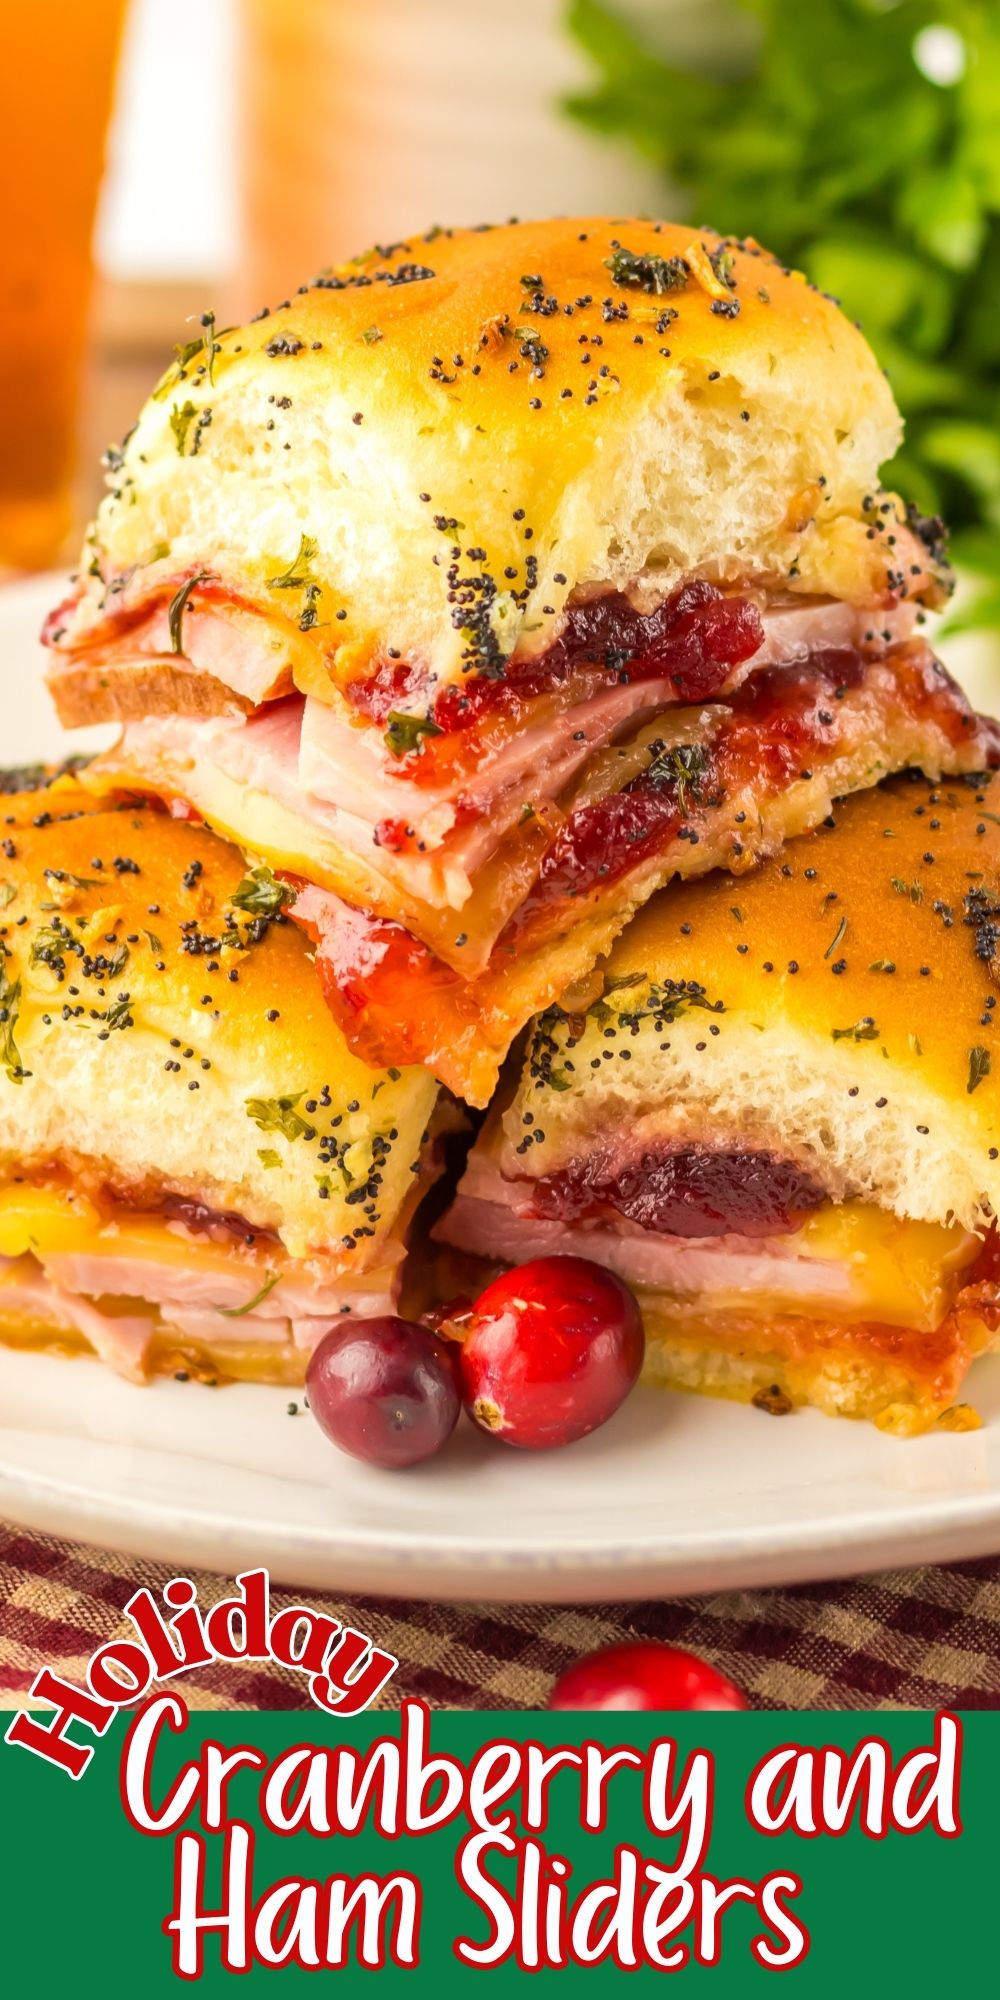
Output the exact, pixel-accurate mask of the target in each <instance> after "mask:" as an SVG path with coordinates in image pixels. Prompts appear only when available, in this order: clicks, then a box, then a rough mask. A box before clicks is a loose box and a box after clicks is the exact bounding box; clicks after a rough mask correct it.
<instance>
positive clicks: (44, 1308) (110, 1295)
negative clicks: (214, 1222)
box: [0, 1252, 402, 1382]
mask: <svg viewBox="0 0 1000 2000" xmlns="http://www.w3.org/2000/svg"><path fill="white" fill-rule="evenodd" d="M401 1254H402V1253H401V1252H400V1255H401ZM116 1264H117V1265H118V1266H119V1268H118V1269H115V1268H114V1266H115V1265H116ZM47 1266H48V1268H47V1269H46V1270H42V1268H41V1267H40V1265H38V1264H37V1263H36V1262H35V1259H34V1258H33V1257H19V1258H0V1320H2V1318H3V1317H5V1316H9V1315H11V1314H17V1315H22V1316H23V1317H24V1318H25V1319H27V1320H37V1321H38V1322H39V1324H40V1325H41V1326H43V1327H45V1328H51V1329H53V1330H54V1331H56V1332H58V1331H59V1330H65V1331H66V1332H67V1333H76V1334H78V1335H79V1336H80V1338H81V1339H82V1340H84V1341H86V1343H87V1345H88V1346H89V1347H91V1348H92V1349H93V1351H94V1353H95V1354H96V1355H97V1356H98V1358H99V1359H100V1360H101V1361H104V1362H106V1363H107V1365H108V1366H109V1367H111V1368H113V1369H114V1370H115V1371H116V1373H117V1374H119V1375H124V1376H125V1377H126V1378H127V1379H128V1380H129V1381H131V1382H144V1381H145V1380H146V1379H147V1361H148V1353H149V1348H150V1344H151V1342H152V1341H153V1339H154V1337H155V1336H156V1335H159V1334H164V1333H165V1334H168V1335H175V1336H176V1337H177V1338H178V1339H179V1340H182V1341H183V1340H188V1341H190V1342H192V1343H193V1344H194V1345H195V1346H196V1347H202V1348H204V1349H205V1350H206V1351H207V1352H209V1353H212V1354H214V1353H216V1352H218V1351H220V1350H224V1349H225V1348H226V1346H227V1345H233V1346H244V1345H253V1346H256V1345H260V1344H263V1345H266V1346H271V1347H292V1348H294V1349H296V1350H297V1351H301V1352H304V1353H306V1354H309V1353H311V1352H312V1350H313V1348H314V1347H315V1346H316V1345H317V1344H318V1342H319V1341H320V1340H322V1338H323V1335H324V1334H325V1333H327V1332H328V1331H329V1328H330V1326H331V1324H332V1323H333V1322H334V1321H335V1320H336V1319H338V1318H339V1317H340V1316H341V1315H342V1314H346V1313H353V1314H355V1315H357V1316H358V1317H370V1316H371V1315H373V1314H377V1313H388V1312H391V1311H392V1310H393V1304H394V1299H395V1291H396V1286H395V1281H394V1278H393V1275H392V1273H391V1272H389V1271H388V1270H382V1271H381V1272H377V1273H373V1274H372V1280H371V1283H370V1285H369V1286H368V1287H367V1288H366V1287H363V1286H360V1285H354V1286H346V1287H336V1288H334V1287H321V1286H311V1285H310V1283H309V1282H308V1281H303V1280H302V1279H300V1278H297V1277H290V1278H289V1279H288V1280H287V1281H284V1280H283V1281H282V1284H280V1285H276V1286H275V1288H274V1291H273V1292H272V1293H269V1294H268V1296H267V1297H266V1298H264V1299H262V1300H261V1301H260V1303H259V1304H258V1305H255V1307H254V1310H253V1311H252V1312H246V1311H240V1312H239V1313H238V1316H237V1317H235V1318H230V1317H227V1316H226V1313H225V1311H224V1310H222V1308H225V1307H226V1306H227V1305H228V1306H229V1307H230V1309H231V1308H232V1306H237V1307H242V1306H245V1305H246V1304H248V1303H249V1302H251V1301H252V1300H253V1299H254V1296H255V1294H256V1293H257V1292H258V1291H259V1289H260V1285H259V1282H258V1281H256V1280H253V1279H250V1280H244V1279H242V1278H238V1279H236V1280H230V1279H227V1278H224V1277H220V1278H215V1277H206V1276H205V1275H204V1274H203V1273H198V1272H193V1271H185V1270H182V1269H179V1268H177V1267H174V1266H172V1265H168V1264H166V1263H164V1264H157V1263H154V1261H153V1260H152V1259H126V1258H122V1259H120V1260H119V1259H115V1258H113V1257H107V1256H105V1257H101V1256H96V1255H95V1256H90V1257H88V1256H84V1255H82V1254H74V1255H68V1254H64V1255H62V1256H53V1257H49V1258H48V1260H47ZM286 1284H287V1289H285V1285H286ZM283 1290H284V1299H283V1302H279V1299H278V1297H276V1294H280V1293H281V1292H282V1291H283ZM117 1298H120V1299H122V1300H125V1299H128V1300H129V1302H130V1303H131V1304H134V1303H135V1302H136V1301H141V1303H142V1306H143V1307H144V1308H145V1309H144V1310H142V1311H134V1310H133V1311H127V1310H126V1311H121V1312H118V1311H111V1310H109V1309H108V1302H109V1301H110V1300H112V1299H117ZM97 1301H100V1303H98V1302H97Z"/></svg>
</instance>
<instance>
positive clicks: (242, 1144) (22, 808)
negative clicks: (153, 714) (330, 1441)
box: [0, 778, 438, 1382]
mask: <svg viewBox="0 0 1000 2000" xmlns="http://www.w3.org/2000/svg"><path fill="white" fill-rule="evenodd" d="M2 789H3V791H4V792H6V785H4V786H3V787H2ZM0 831H2V856H0V1343H6V1344H13V1345H16V1346H21V1347H24V1346H27V1347H54V1348H57V1349H60V1350H75V1349H77V1348H79V1349H83V1350H85V1351H86V1350H88V1349H89V1350H93V1351H95V1352H96V1353H97V1354H98V1355H100V1356H101V1358H102V1359H104V1360H105V1361H107V1362H109V1363H110V1364H111V1365H112V1366H113V1367H115V1368H117V1369H118V1370H119V1371H120V1372H122V1373H123V1374H125V1375H127V1376H129V1377H130V1378H131V1379H133V1380H138V1381H141V1380H144V1379H145V1378H146V1377H148V1376H149V1375H151V1374H154V1373H162V1372H165V1371H169V1372H173V1373H177V1372H180V1373H182V1374H183V1373H184V1372H188V1371H196V1372H198V1373H199V1374H201V1375H203V1376H204V1375H208V1376H210V1377H213V1378H218V1377H220V1376H232V1377H244V1378H248V1379H254V1380H262V1381H279V1382H300V1381H302V1380H303V1379H304V1376H305V1370H306V1364H307V1362H308V1359H309V1355H310V1353H311V1351H312V1349H313V1348H314V1347H315V1345H316V1344H317V1342H318V1341H320V1340H321V1339H322V1337H323V1335H324V1334H325V1333H326V1332H327V1330H328V1328H329V1327H330V1325H331V1323H332V1322H333V1321H335V1320H337V1319H339V1318H340V1316H342V1315H343V1314H347V1313H349V1314H352V1315H360V1316H365V1315H369V1314H378V1313H383V1312H385V1311H387V1310H391V1308H392V1303H393V1300H394V1297H395V1293H396V1290H397V1284H398V1279H399V1273H400V1268H401V1265H402V1260H403V1256H404V1234H405V1228H406V1224H407V1221H408V1219H409V1217H410V1215H411V1214H412V1211H413V1208H414V1205H415V1202H416V1200H417V1198H418V1195H419V1192H420V1190H421V1186H422V1185H423V1184H424V1183H425V1181H426V1178H427V1177H428V1176H429V1175H430V1174H432V1173H433V1172H434V1169H435V1164H436V1151H437V1149H436V1146H435V1138H434V1131H435V1122H436V1119H437V1113H436V1109H435V1099H436V1098H437V1095H438V1091H437V1086H436V1084H435V1083H434V1080H433V1078H432V1077H431V1076H430V1075H429V1073H428V1072H427V1071H425V1070H407V1071H405V1072H404V1071H400V1070H397V1069H394V1070H390V1071H381V1072H377V1071H373V1070H371V1069H369V1068H368V1067H367V1065H366V1064H365V1063H364V1062H362V1061H361V1060H360V1059H359V1058H358V1057H357V1056H355V1055H353V1054H352V1053H351V1051H350V1050H349V1049H348V1048H347V1046H346V1044H345V1043H344V1040H343V1037H342V1035H341V1033H340V1030H339V1029H338V1028H337V1026H336V1024H335V1022H334V1021H333V1019H332V1017H331V1015H330V1012H329V1009H328V1008H327V1006H326V1004H325V1002H324V999H323V995H322V992H321V990H320V985H319V981H318V979H317V977H316V972H315V968H314V966H313V965H312V964H311V962H310V955H309V947H308V944H307V941H306V939H305V938H304V937H303V935H302V933H301V931H299V930H298V929H297V928H296V926H295V925H294V924H291V923H289V922H288V921H287V919H286V917H285V915H284V904H285V901H286V895H285V892H284V891H283V890H282V889H281V887H280V885H279V884H277V883H275V881H274V879H273V878H272V877H269V876H268V875H267V874H266V872H265V871H262V870H258V871H257V872H256V873H255V874H251V875H246V874H245V872H244V865H243V861H242V857H241V856H240V854H239V852H238V851H237V850H236V849H234V848H231V847H226V846H225V845H224V844H223V843H222V842H221V841H220V840H218V839H217V838H216V837H215V835H214V834H211V833H209V832H208V831H207V830H206V829H205V828H199V827H193V826H190V825H186V824H183V823H182V822H180V821H176V820H172V819H170V818H169V817H168V816H167V815H166V814H165V813H163V812H162V811H159V810H156V811H152V810H149V809H148V808H138V807H135V806H134V805H128V806H125V807H121V806H119V807H117V808H116V807H115V806H114V805H113V804H112V803H111V802H108V803H104V804H102V803H101V802H100V801H98V800H96V799H95V798H94V797H93V796H92V795H91V794H90V793H89V792H87V791H84V790H83V789H82V788H81V787H80V786H79V784H77V783H76V781H75V780H72V779H66V778H61V779H58V780H57V781H56V782H55V783H53V784H52V785H51V786H50V787H49V788H48V789H46V790H45V791H43V792H36V791H31V792H24V793H19V794H16V795H15V794H7V795H6V796H0Z"/></svg>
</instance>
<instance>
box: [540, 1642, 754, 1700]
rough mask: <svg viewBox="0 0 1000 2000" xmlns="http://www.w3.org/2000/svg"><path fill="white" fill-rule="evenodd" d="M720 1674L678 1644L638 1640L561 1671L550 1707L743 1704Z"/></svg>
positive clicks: (739, 1694)
mask: <svg viewBox="0 0 1000 2000" xmlns="http://www.w3.org/2000/svg"><path fill="white" fill-rule="evenodd" d="M748 1706H749V1704H748V1703H747V1701H746V1700H745V1699H744V1697H743V1695H741V1693H740V1691H739V1688H737V1687H734V1686H733V1683H732V1681H727V1679H726V1677H725V1674H719V1673H716V1670H715V1668H714V1667H710V1666H709V1664H708V1661H707V1660H699V1658H698V1656H697V1654H696V1653H685V1652H684V1651H683V1650H682V1649H681V1647H680V1646H659V1645H655V1644H653V1643H652V1642H649V1643H643V1642H642V1641H640V1642H639V1643H637V1644H636V1645H633V1646H607V1647H605V1648H604V1650H603V1651H602V1652H600V1653H588V1654H587V1656H586V1658H585V1659H582V1660H578V1661H577V1663H576V1666H575V1667H570V1669H569V1672H568V1673H565V1674H563V1675H562V1677H561V1679H559V1680H558V1681H557V1682H556V1684H555V1687H554V1688H553V1690H552V1693H551V1695H550V1696H549V1707H550V1708H590V1709H593V1708H607V1709H680V1708H691V1709H702V1708H747V1707H748Z"/></svg>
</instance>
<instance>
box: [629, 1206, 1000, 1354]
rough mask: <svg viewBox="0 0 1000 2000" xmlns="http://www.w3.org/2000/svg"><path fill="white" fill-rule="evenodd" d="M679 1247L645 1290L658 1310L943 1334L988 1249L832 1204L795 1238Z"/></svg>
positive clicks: (922, 1225)
mask: <svg viewBox="0 0 1000 2000" xmlns="http://www.w3.org/2000/svg"><path fill="white" fill-rule="evenodd" d="M626 1240H627V1239H626ZM658 1240H659V1241H661V1242H663V1241H666V1240H668V1239H662V1238H661V1239H658ZM673 1242H674V1244H675V1245H676V1250H677V1255H676V1258H675V1259H674V1260H673V1266H674V1268H673V1269H672V1270H671V1271H670V1272H667V1271H664V1272H663V1274H662V1277H661V1278H660V1279H659V1280H657V1278H655V1277H653V1278H652V1282H647V1283H646V1284H642V1283H641V1281H640V1284H639V1287H638V1288H639V1289H641V1290H642V1291H643V1292H646V1293H648V1294H649V1295H650V1296H652V1295H653V1294H654V1293H655V1294H657V1295H658V1297H659V1300H660V1302H661V1303H663V1301H664V1300H665V1299H669V1298H670V1297H671V1295H673V1296H674V1297H676V1298H677V1299H678V1301H680V1300H690V1299H692V1298H695V1297H696V1298H697V1301H698V1304H699V1305H700V1306H701V1307H702V1308H703V1309H704V1310H707V1311H710V1312H718V1311H727V1310H728V1311H738V1312H739V1313H741V1314H749V1315H751V1316H753V1317H757V1316H759V1317H760V1318H762V1319H766V1318H768V1317H770V1316H773V1315H775V1314H782V1313H792V1314H794V1315H796V1316H797V1317H801V1318H803V1319H808V1318H810V1317H813V1318H817V1319H830V1320H835V1321H845V1322H848V1323H858V1322H864V1321H872V1322H876V1323H879V1324H881V1325H885V1326H899V1327H908V1328H910V1329H911V1330H912V1331H914V1332H926V1333H930V1332H933V1331H934V1329H935V1328H936V1327H938V1326H940V1324H941V1321H942V1320H943V1319H944V1317H945V1315H946V1313H947V1312H948V1311H949V1310H950V1308H951V1305H952V1304H953V1301H954V1298H955V1294H956V1292H957V1291H958V1289H959V1285H960V1284H961V1282H962V1280H963V1275H964V1274H965V1273H967V1271H968V1269H969V1267H970V1266H971V1265H972V1263H973V1262H974V1261H975V1259H976V1257H977V1256H978V1255H979V1252H980V1250H981V1249H982V1239H981V1238H980V1237H978V1236H974V1235H973V1234H972V1233H971V1232H970V1231H968V1230H965V1229H962V1228H961V1227H959V1226H958V1225H957V1224H955V1225H953V1226H952V1227H950V1228H944V1227H942V1226H941V1225H939V1224H937V1223H933V1222H912V1221H910V1220H909V1219H908V1218H907V1217H905V1216H898V1215H894V1214H893V1213H892V1212H891V1211H890V1210H888V1209H883V1208H877V1207H875V1206H874V1204H872V1203H870V1202H844V1203H841V1204H839V1205H836V1204H833V1203H830V1204H829V1205H828V1206H826V1207H823V1208H821V1209H818V1210H817V1211H816V1213H815V1214H814V1215H813V1216H811V1217H810V1218H809V1220H808V1221H807V1222H806V1223H804V1224H803V1226H802V1228H801V1229H799V1230H797V1231H796V1232H795V1234H794V1235H790V1236H774V1237H764V1238H761V1239H760V1240H759V1242H754V1241H752V1240H751V1239H747V1238H745V1237H744V1238H739V1239H733V1238H728V1239H727V1238H718V1239H712V1240H709V1239H705V1240H704V1241H698V1242H692V1241H690V1240H688V1239H673ZM625 1275H626V1276H627V1273H625Z"/></svg>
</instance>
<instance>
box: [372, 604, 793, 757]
mask: <svg viewBox="0 0 1000 2000" xmlns="http://www.w3.org/2000/svg"><path fill="white" fill-rule="evenodd" d="M763 639H764V628H763V626H762V624H761V621H760V614H759V612H758V611H757V608H756V606H755V605H754V604H751V603H750V602H749V601H748V600H747V599H745V598H742V597H726V596H724V595H723V593H722V591H720V590H717V589H716V587H715V585H714V584H711V583H705V582H701V581H696V582H693V583H686V584H684V585H683V586H682V588H681V589H680V590H676V591H674V592H673V594H672V596H670V597H668V598H667V599H665V601H664V602H663V603H662V604H660V605H658V606H657V608H656V609H655V611H651V612H648V613H643V612H641V611H637V610H636V609H635V606H634V605H632V604H631V603H630V602H629V600H628V598H627V597H625V596H623V594H622V593H621V592H620V591H609V592H608V593H607V594H606V595H605V596H603V597H597V598H593V599H592V600H591V601H590V602H589V603H587V604H574V605H571V606H570V608H569V610H568V611H567V613H566V617H565V621H564V624H563V628H562V631H561V632H560V634H559V637H558V639H556V640H555V641H554V643H553V644H552V645H551V646H549V647H548V648H547V650H546V651H545V652H544V653H542V654H533V655H526V656H523V657H518V655H517V654H515V655H514V658H513V659H511V660H508V662H507V664H506V666H505V668H504V669H503V672H502V674H500V675H498V674H495V673H492V672H491V673H490V674H473V673H469V674H468V675H466V677H465V678H464V679H463V680H461V681H459V682H457V683H455V684H454V685H451V686H448V687H444V688H442V689H440V691H439V692H438V694H437V696H436V697H435V699H434V702H433V707H432V710H431V717H432V720H433V722H434V723H435V725H436V727H437V728H438V729H439V730H441V731H442V733H443V734H444V735H446V736H448V735H453V734H455V733H456V732H462V731H466V730H470V729H474V728H476V727H477V726H478V725H480V724H482V723H485V722H486V721H488V720H492V719H494V718H496V717H498V716H503V717H510V718H513V719H514V720H517V719H518V718H519V717H520V715H521V713H522V711H523V709H524V706H525V704H526V703H527V702H529V701H531V700H533V699H535V698H536V697H537V696H539V695H544V694H547V693H549V692H550V691H551V690H552V689H553V688H555V687H559V686H561V685H563V683H565V682H566V681H568V680H570V679H571V678H582V679H583V680H584V681H585V682H588V683H589V682H593V680H594V678H595V676H596V677H598V678H600V679H602V680H607V681H609V682H610V683H611V684H612V685H614V684H615V683H618V682H621V681H635V680H653V679H663V678H666V679H669V680H670V681H671V682H672V683H673V686H674V688H675V690H676V699H677V700H678V701H706V700H708V699H709V698H710V697H711V696H712V695H715V694H717V693H718V691H719V689H720V688H721V687H722V685H723V683H724V682H725V680H726V679H727V677H728V675H729V674H730V672H731V671H732V669H733V667H736V666H740V665H741V664H742V663H743V661H744V660H748V659H750V657H751V656H752V654H754V653H756V651H757V649H758V647H759V646H761V645H762V643H763ZM428 693H429V683H428V678H427V675H426V673H425V672H424V671H423V670H422V669H419V668H416V667H413V666H410V665H407V664H406V663H404V662H401V661H389V660H385V661H383V662H382V664H381V665H380V666H379V668H378V671H377V672H376V673H375V674H374V675H373V676H372V677H371V678H370V679H369V680H367V681H364V682H357V683H355V684H354V685H353V686H351V687H350V688H349V689H348V697H349V699H350V700H351V701H352V702H353V704H354V706H355V707H356V708H358V709H360V710H361V712H362V713H363V714H365V715H367V716H368V717H369V718H370V720H371V721H372V722H374V723H377V724H379V723H384V722H386V721H387V719H388V717H389V715H390V713H391V712H392V711H394V710H402V711H403V712H404V713H413V712H415V711H421V710H426V708H427V702H428ZM440 755H441V751H440V749H439V748H438V747H437V744H436V739H435V738H433V737H425V738H424V741H423V750H422V753H421V761H423V760H424V759H426V758H427V757H428V756H429V757H430V759H431V761H432V762H433V761H434V760H435V758H436V757H439V756H440ZM401 761H403V760H401ZM406 762H407V763H409V762H410V760H409V759H407V760H406Z"/></svg>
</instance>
